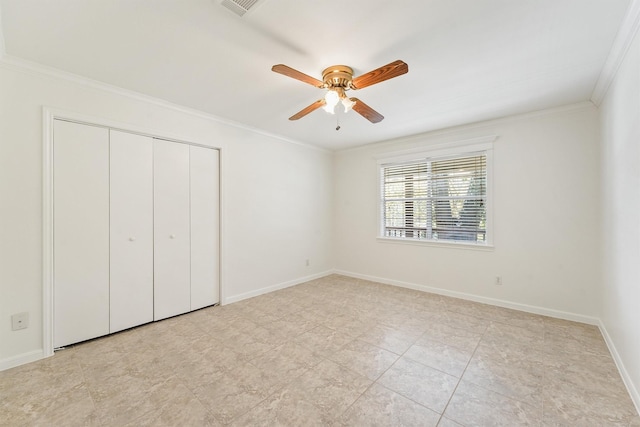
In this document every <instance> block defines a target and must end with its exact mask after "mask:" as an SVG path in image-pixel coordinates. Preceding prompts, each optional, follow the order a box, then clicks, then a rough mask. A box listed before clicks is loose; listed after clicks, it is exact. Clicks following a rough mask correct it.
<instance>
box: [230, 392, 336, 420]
mask: <svg viewBox="0 0 640 427" xmlns="http://www.w3.org/2000/svg"><path fill="white" fill-rule="evenodd" d="M332 422H333V419H332V418H330V417H328V416H327V414H326V413H325V412H324V411H322V410H321V409H320V408H318V407H317V406H315V405H314V404H313V403H312V402H311V401H309V400H305V398H304V397H303V396H299V395H296V394H292V392H291V390H290V389H283V390H280V391H277V392H275V393H273V394H272V395H271V396H269V397H268V398H267V399H265V400H264V401H262V402H261V403H260V404H259V405H257V406H256V407H255V408H253V409H251V410H250V411H249V412H247V413H246V414H245V415H243V416H242V417H239V418H238V419H236V420H234V421H233V422H232V423H231V425H232V426H234V427H244V426H246V427H250V426H251V427H253V426H263V427H272V426H274V427H275V426H281V427H288V426H309V427H311V426H318V427H320V426H328V425H331V423H332Z"/></svg>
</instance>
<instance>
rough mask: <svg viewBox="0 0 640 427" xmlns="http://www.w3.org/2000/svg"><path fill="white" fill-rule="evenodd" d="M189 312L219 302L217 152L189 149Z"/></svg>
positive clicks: (218, 176) (195, 148)
mask: <svg viewBox="0 0 640 427" xmlns="http://www.w3.org/2000/svg"><path fill="white" fill-rule="evenodd" d="M189 149H190V151H191V156H190V157H191V310H197V309H199V308H202V307H206V306H209V305H213V304H216V303H218V302H219V301H220V284H219V278H218V277H219V274H218V271H219V265H218V262H219V261H218V259H219V255H218V247H219V243H218V241H219V239H218V234H219V226H218V224H219V201H220V193H219V191H220V190H219V188H220V172H219V151H218V150H214V149H211V148H204V147H197V146H191V147H189Z"/></svg>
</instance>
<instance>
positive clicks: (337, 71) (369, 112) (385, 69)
mask: <svg viewBox="0 0 640 427" xmlns="http://www.w3.org/2000/svg"><path fill="white" fill-rule="evenodd" d="M271 71H275V72H276V73H280V74H283V75H285V76H287V77H291V78H294V79H296V80H300V81H301V82H304V83H308V84H310V85H312V86H315V87H317V88H320V89H327V93H326V94H325V96H324V97H323V98H321V99H319V100H317V101H316V102H314V103H313V104H311V105H309V106H308V107H306V108H303V109H302V110H300V111H299V112H297V113H296V114H294V115H293V116H291V117H289V120H298V119H300V118H302V117H304V116H306V115H307V114H309V113H310V112H312V111H314V110H316V109H318V108H320V107H323V109H324V110H325V111H327V112H329V113H331V114H334V109H335V107H336V105H338V103H339V102H342V105H343V106H344V111H345V112H347V111H349V110H351V109H353V110H355V112H356V113H358V114H360V115H361V116H362V117H364V118H365V119H367V120H369V121H370V122H371V123H378V122H380V121H381V120H382V119H384V116H383V115H382V114H380V113H378V112H377V111H376V110H374V109H373V108H371V107H369V106H368V105H367V104H365V103H364V102H362V101H360V100H359V99H358V98H349V97H348V96H347V94H346V91H348V90H351V89H353V90H357V89H362V88H365V87H367V86H371V85H374V84H376V83H380V82H383V81H385V80H389V79H392V78H394V77H398V76H400V75H402V74H405V73H407V72H408V71H409V66H408V65H407V64H405V63H404V62H403V61H400V60H397V61H394V62H391V63H390V64H387V65H384V66H382V67H380V68H376V69H375V70H373V71H370V72H368V73H366V74H363V75H361V76H358V77H353V69H352V68H351V67H347V66H346V65H332V66H331V67H328V68H326V69H325V70H324V71H323V72H322V81H320V80H318V79H315V78H313V77H311V76H308V75H306V74H304V73H302V72H300V71H298V70H294V69H293V68H291V67H288V66H286V65H284V64H278V65H274V66H273V67H271Z"/></svg>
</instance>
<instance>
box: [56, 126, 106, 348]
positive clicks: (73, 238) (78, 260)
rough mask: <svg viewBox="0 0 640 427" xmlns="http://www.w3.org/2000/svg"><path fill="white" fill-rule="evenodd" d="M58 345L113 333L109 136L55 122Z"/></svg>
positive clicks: (104, 133) (104, 132) (95, 129)
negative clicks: (110, 291) (110, 313)
mask: <svg viewBox="0 0 640 427" xmlns="http://www.w3.org/2000/svg"><path fill="white" fill-rule="evenodd" d="M53 145H54V148H53V150H54V155H53V157H54V160H53V182H54V189H53V215H54V243H53V245H54V254H55V256H54V332H53V334H54V340H53V341H54V346H55V347H62V346H65V345H68V344H72V343H76V342H79V341H84V340H87V339H90V338H95V337H98V336H101V335H106V334H108V333H109V131H108V130H107V129H104V128H99V127H95V126H88V125H81V124H76V123H69V122H64V121H60V120H55V121H54V143H53Z"/></svg>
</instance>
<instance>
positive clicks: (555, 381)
mask: <svg viewBox="0 0 640 427" xmlns="http://www.w3.org/2000/svg"><path fill="white" fill-rule="evenodd" d="M601 385H602V383H600V384H598V383H589V382H587V383H581V384H578V385H577V384H576V383H575V382H569V381H565V380H564V379H561V378H550V379H549V380H547V381H546V382H545V386H544V390H543V397H544V422H545V423H546V424H548V425H567V424H569V423H574V424H573V425H602V426H604V425H607V426H628V425H629V423H630V422H631V420H632V419H633V417H634V416H637V414H636V412H635V408H634V406H633V403H632V401H631V398H630V397H629V395H628V393H627V392H626V389H625V388H624V386H618V387H616V386H612V385H609V386H608V387H606V388H604V389H603V388H601V387H600V386H601Z"/></svg>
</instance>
